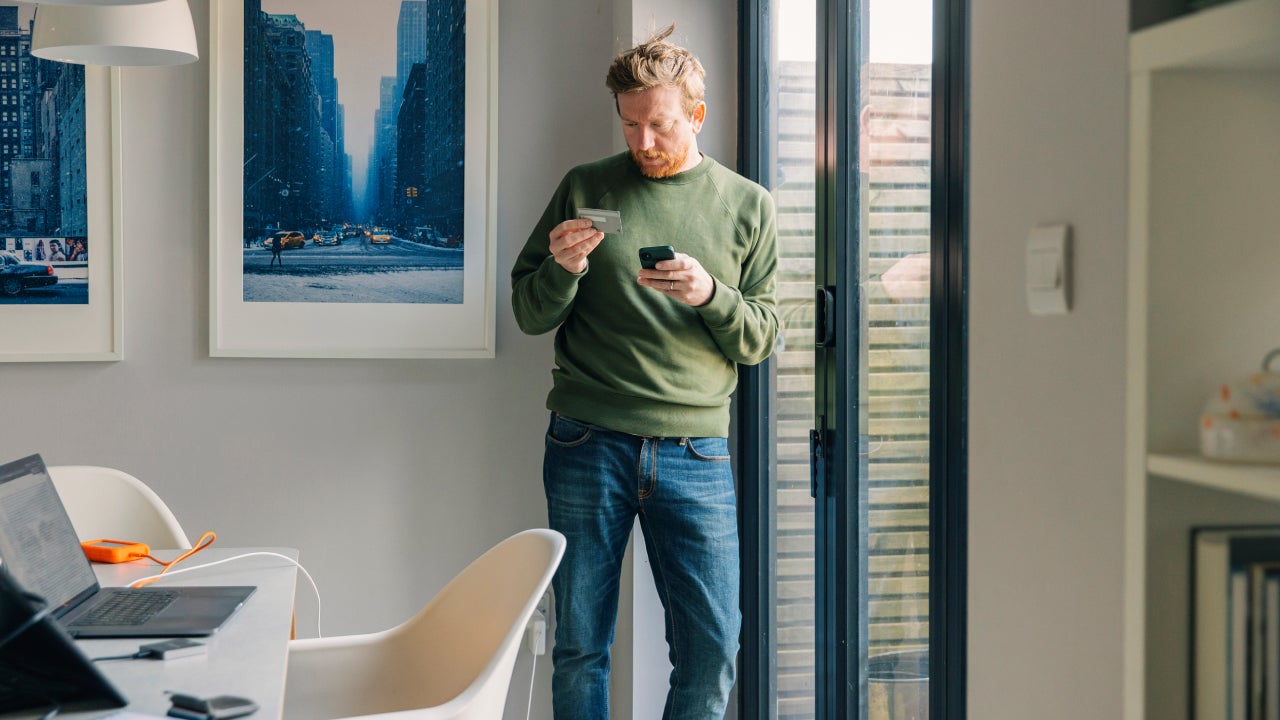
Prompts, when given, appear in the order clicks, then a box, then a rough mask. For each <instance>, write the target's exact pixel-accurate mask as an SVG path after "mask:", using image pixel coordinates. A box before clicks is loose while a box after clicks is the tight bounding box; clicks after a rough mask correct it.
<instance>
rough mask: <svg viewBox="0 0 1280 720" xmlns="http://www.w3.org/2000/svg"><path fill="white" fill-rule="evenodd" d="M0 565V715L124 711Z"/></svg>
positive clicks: (77, 651)
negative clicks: (54, 710)
mask: <svg viewBox="0 0 1280 720" xmlns="http://www.w3.org/2000/svg"><path fill="white" fill-rule="evenodd" d="M45 609H46V608H45V606H44V604H43V603H41V602H38V601H36V600H35V599H34V598H33V597H31V594H30V593H27V592H25V591H24V590H23V589H22V588H21V587H19V586H18V584H17V583H16V582H15V581H14V579H13V578H12V577H11V576H10V575H9V573H7V572H5V570H4V566H3V565H0V713H10V712H14V711H17V710H28V709H33V708H36V709H55V708H56V709H58V710H59V711H70V710H101V709H106V708H117V707H124V706H125V704H126V701H125V698H124V696H123V695H121V694H120V691H119V690H117V689H116V688H115V686H113V685H112V684H111V681H109V680H107V678H106V677H104V676H103V674H102V673H101V672H99V671H98V668H96V667H95V666H94V664H93V662H92V661H91V660H90V659H89V658H88V657H87V656H86V655H85V654H84V652H82V651H81V650H80V648H79V647H77V646H76V644H75V641H73V640H72V639H71V638H70V637H69V636H68V635H67V633H66V631H64V630H63V629H62V628H61V627H59V626H58V625H57V623H55V622H54V620H53V618H51V617H49V616H48V615H47V614H46V613H45Z"/></svg>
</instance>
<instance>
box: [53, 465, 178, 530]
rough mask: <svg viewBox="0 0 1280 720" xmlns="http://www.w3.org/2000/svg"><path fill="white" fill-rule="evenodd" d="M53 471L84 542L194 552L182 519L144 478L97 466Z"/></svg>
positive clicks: (54, 469) (65, 503) (57, 468)
mask: <svg viewBox="0 0 1280 720" xmlns="http://www.w3.org/2000/svg"><path fill="white" fill-rule="evenodd" d="M48 470H49V477H50V478H52V479H53V486H54V487H55V488H57V490H58V495H59V497H61V498H62V504H63V505H64V506H66V508H67V514H68V515H70V516H71V525H72V527H74V528H75V530H76V535H77V536H79V538H80V539H81V540H96V539H98V538H107V539H109V540H128V541H132V542H141V543H146V544H147V545H149V546H151V547H152V548H153V549H162V550H168V549H181V550H186V549H189V548H190V547H191V541H190V540H188V539H187V534H186V533H185V532H183V531H182V526H181V525H179V524H178V518H176V517H174V515H173V512H172V511H171V510H169V507H168V506H167V505H165V504H164V500H161V499H160V496H159V495H157V494H156V493H155V491H153V490H152V489H151V488H149V487H147V486H146V485H144V484H143V482H142V481H141V480H139V479H138V478H136V477H134V476H132V475H130V474H128V473H125V472H121V471H119V470H115V469H112V468H108V467H95V466H91V465H54V466H51V467H49V468H48Z"/></svg>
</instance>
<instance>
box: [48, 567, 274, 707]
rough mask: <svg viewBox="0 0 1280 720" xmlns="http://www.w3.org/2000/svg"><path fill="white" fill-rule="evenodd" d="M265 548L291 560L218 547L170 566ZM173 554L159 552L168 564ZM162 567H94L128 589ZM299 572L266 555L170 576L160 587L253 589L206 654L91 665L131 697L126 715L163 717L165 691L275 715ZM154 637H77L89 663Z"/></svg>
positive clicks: (111, 582)
mask: <svg viewBox="0 0 1280 720" xmlns="http://www.w3.org/2000/svg"><path fill="white" fill-rule="evenodd" d="M254 551H269V552H276V553H280V554H281V555H285V556H286V557H290V558H293V559H295V560H296V559H297V557H298V551H297V550H294V549H290V548H219V547H217V546H216V545H215V546H213V547H211V548H209V549H207V550H204V551H202V552H199V553H197V554H195V555H193V556H191V557H190V558H188V559H187V560H184V561H183V562H182V564H181V565H178V566H177V567H175V568H174V570H177V569H179V568H182V567H191V566H193V565H200V564H203V563H207V562H211V561H215V560H222V559H224V558H229V557H233V556H235V555H240V554H242V553H247V552H254ZM177 554H178V551H158V552H157V553H156V556H157V557H160V558H162V559H165V560H168V559H170V558H173V557H176V556H177ZM160 569H161V568H160V567H159V566H157V565H155V564H154V563H147V562H132V563H122V564H119V565H99V564H95V565H94V571H95V572H96V573H97V574H98V581H99V582H100V583H102V584H103V585H127V584H128V583H130V582H132V581H134V580H137V579H139V578H142V577H147V576H148V575H154V574H155V573H156V572H159V570H160ZM296 579H297V568H296V567H295V566H294V565H293V564H292V563H290V562H288V561H286V560H284V559H282V558H278V557H270V556H256V557H250V558H244V559H241V560H234V561H232V562H228V563H225V564H222V565H218V566H216V567H212V568H206V569H202V570H196V571H194V572H190V573H183V574H181V575H177V576H174V578H173V579H172V580H163V581H161V582H160V583H158V584H157V585H156V587H163V586H165V585H170V586H177V585H256V586H257V587H258V589H257V591H256V592H254V593H253V595H251V596H250V597H249V599H248V600H247V601H246V602H245V604H244V607H242V608H240V610H239V612H237V613H236V614H235V615H233V616H232V617H231V619H230V620H228V621H227V624H225V625H223V626H222V629H221V630H219V631H218V632H217V633H215V634H213V635H212V636H210V637H208V638H196V640H199V641H200V642H204V643H206V644H208V646H209V651H208V652H207V653H205V654H203V655H197V656H195V657H186V658H178V659H175V660H147V659H142V660H110V661H104V662H99V663H96V665H97V666H98V668H99V669H100V670H101V671H102V673H103V674H104V675H106V676H107V678H108V679H110V680H111V682H112V683H113V684H115V686H116V687H117V688H118V689H119V690H120V692H121V693H122V694H123V695H124V696H125V698H127V699H128V700H129V706H128V707H127V708H126V709H127V710H131V711H133V712H138V713H146V714H148V715H154V716H158V717H163V716H164V714H165V712H166V711H168V709H169V707H170V703H169V699H168V696H166V695H165V692H164V691H166V690H172V691H176V692H183V693H187V694H190V695H201V696H211V695H240V696H242V697H246V698H249V699H250V700H253V701H254V702H256V703H258V705H259V707H260V709H259V710H258V711H257V712H256V713H254V714H253V715H250V716H249V719H250V720H268V719H271V718H279V717H280V716H281V713H282V711H283V707H284V679H285V670H286V666H287V664H288V658H289V634H290V631H291V628H292V618H293V596H294V589H295V585H296ZM153 641H154V639H150V640H148V639H124V640H79V641H77V644H78V645H79V646H80V648H81V649H82V650H83V651H84V652H85V654H86V655H88V656H89V657H90V658H96V657H107V656H112V655H125V654H128V653H132V652H136V651H137V649H138V645H140V644H142V643H147V642H153ZM114 712H118V711H115V710H112V711H97V712H81V713H68V714H59V715H58V717H59V718H63V717H65V718H100V717H105V716H108V715H111V714H112V713H114Z"/></svg>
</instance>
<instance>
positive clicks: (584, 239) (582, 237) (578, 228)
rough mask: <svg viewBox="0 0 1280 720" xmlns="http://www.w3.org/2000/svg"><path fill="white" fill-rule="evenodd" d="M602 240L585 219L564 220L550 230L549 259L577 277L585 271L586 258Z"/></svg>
mask: <svg viewBox="0 0 1280 720" xmlns="http://www.w3.org/2000/svg"><path fill="white" fill-rule="evenodd" d="M603 239H604V233H602V232H600V231H599V230H596V229H595V228H593V227H591V221H590V220H587V219H586V218H577V219H574V220H565V221H564V222H562V223H560V224H559V225H557V226H555V227H554V228H552V230H551V257H553V258H555V259H556V262H557V263H559V265H560V267H562V268H564V269H565V270H567V271H569V272H571V273H573V274H575V275H577V274H578V273H582V272H585V271H586V269H587V256H588V255H590V254H591V251H592V250H595V249H596V246H597V245H599V244H600V241H601V240H603Z"/></svg>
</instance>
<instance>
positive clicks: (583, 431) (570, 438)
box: [547, 413, 591, 447]
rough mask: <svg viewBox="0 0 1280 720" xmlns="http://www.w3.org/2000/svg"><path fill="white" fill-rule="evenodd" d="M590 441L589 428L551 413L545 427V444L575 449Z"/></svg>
mask: <svg viewBox="0 0 1280 720" xmlns="http://www.w3.org/2000/svg"><path fill="white" fill-rule="evenodd" d="M590 439H591V428H590V427H589V426H588V425H586V424H584V423H580V422H578V421H577V420H572V419H570V418H567V417H565V416H563V415H560V414H559V413H552V415H551V424H550V425H549V426H548V427H547V442H549V443H552V444H554V445H559V446H560V447H577V446H579V445H581V444H582V443H584V442H586V441H588V440H590Z"/></svg>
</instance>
